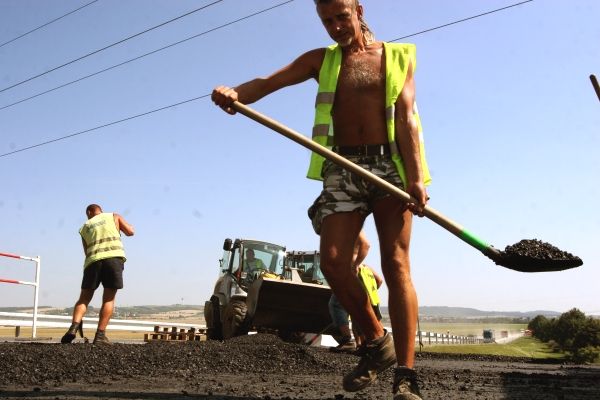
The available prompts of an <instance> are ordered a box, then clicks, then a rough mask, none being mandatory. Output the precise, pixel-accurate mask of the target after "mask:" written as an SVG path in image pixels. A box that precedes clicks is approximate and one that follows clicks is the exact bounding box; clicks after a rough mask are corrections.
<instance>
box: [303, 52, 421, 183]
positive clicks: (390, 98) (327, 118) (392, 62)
mask: <svg viewBox="0 0 600 400" xmlns="http://www.w3.org/2000/svg"><path fill="white" fill-rule="evenodd" d="M383 46H384V52H385V71H386V78H385V82H386V84H385V107H386V109H385V115H386V122H387V134H388V141H389V144H390V152H391V155H392V160H393V161H394V164H396V168H397V170H398V174H399V175H400V178H401V179H402V182H403V183H404V186H405V187H406V173H405V170H404V164H403V162H402V158H401V156H400V153H399V150H398V145H397V144H396V140H395V138H396V130H395V118H394V115H395V113H394V111H395V104H396V100H397V99H398V96H399V95H400V93H401V92H402V88H403V87H404V82H405V80H406V74H407V73H408V66H409V64H410V62H411V61H412V66H413V71H414V70H415V68H416V47H415V45H414V44H409V43H385V42H384V43H383ZM341 65H342V49H341V47H340V46H339V45H337V44H334V45H331V46H329V47H327V48H326V50H325V58H324V59H323V64H322V65H321V70H320V71H319V90H318V92H317V99H316V104H315V122H314V127H313V132H312V140H313V141H315V142H316V143H318V144H320V145H322V146H325V147H327V148H329V149H331V147H332V146H333V144H334V143H333V134H334V132H333V124H332V118H331V111H332V109H333V101H334V99H335V88H336V87H337V81H338V76H339V74H340V68H341ZM414 117H415V119H416V122H417V126H418V129H419V141H420V146H419V147H420V151H421V169H422V171H423V182H424V184H425V185H429V184H430V183H431V175H430V174H429V167H428V166H427V160H426V159H425V146H424V143H423V129H422V127H421V119H420V118H419V113H418V111H417V105H416V103H415V105H414ZM324 161H325V158H324V157H323V156H321V155H319V154H317V153H314V152H313V153H312V154H311V159H310V165H309V167H308V173H307V178H310V179H317V180H323V176H322V170H323V162H324Z"/></svg>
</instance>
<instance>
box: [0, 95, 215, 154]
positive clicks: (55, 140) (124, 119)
mask: <svg viewBox="0 0 600 400" xmlns="http://www.w3.org/2000/svg"><path fill="white" fill-rule="evenodd" d="M208 96H210V93H209V94H205V95H203V96H198V97H194V98H192V99H188V100H183V101H180V102H178V103H175V104H171V105H168V106H164V107H160V108H156V109H154V110H151V111H146V112H143V113H141V114H136V115H132V116H129V117H126V118H123V119H120V120H118V121H113V122H109V123H106V124H103V125H98V126H96V127H94V128H90V129H85V130H83V131H79V132H75V133H71V134H70V135H66V136H61V137H58V138H56V139H52V140H48V141H46V142H42V143H37V144H34V145H31V146H28V147H23V148H21V149H17V150H13V151H11V152H8V153H4V154H0V157H5V156H10V155H11V154H16V153H20V152H22V151H26V150H31V149H34V148H36V147H40V146H44V145H46V144H50V143H54V142H58V141H61V140H65V139H70V138H72V137H75V136H79V135H83V134H84V133H89V132H92V131H96V130H98V129H102V128H106V127H108V126H111V125H116V124H120V123H122V122H125V121H130V120H132V119H136V118H139V117H143V116H145V115H149V114H153V113H155V112H159V111H163V110H166V109H169V108H173V107H176V106H180V105H182V104H185V103H191V102H192V101H196V100H200V99H202V98H204V97H208Z"/></svg>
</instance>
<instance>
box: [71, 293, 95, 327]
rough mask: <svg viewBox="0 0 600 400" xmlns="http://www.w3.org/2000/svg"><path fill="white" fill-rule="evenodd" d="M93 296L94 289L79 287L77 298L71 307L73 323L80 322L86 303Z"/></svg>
mask: <svg viewBox="0 0 600 400" xmlns="http://www.w3.org/2000/svg"><path fill="white" fill-rule="evenodd" d="M92 297H94V289H81V293H80V294H79V300H77V303H75V307H74V308H73V323H80V322H81V320H82V319H83V316H84V315H85V313H86V311H87V307H88V304H90V301H92Z"/></svg>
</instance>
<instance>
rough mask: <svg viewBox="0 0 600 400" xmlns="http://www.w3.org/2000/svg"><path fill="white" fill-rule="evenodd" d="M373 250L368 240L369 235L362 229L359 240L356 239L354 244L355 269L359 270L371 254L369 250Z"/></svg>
mask: <svg viewBox="0 0 600 400" xmlns="http://www.w3.org/2000/svg"><path fill="white" fill-rule="evenodd" d="M370 248H371V244H370V243H369V241H368V240H367V235H366V234H365V231H363V230H362V229H361V231H360V233H359V234H358V238H356V243H355V244H354V265H353V266H354V268H356V269H357V271H358V267H359V266H360V265H361V264H362V262H363V261H364V260H365V258H366V257H367V254H369V249H370Z"/></svg>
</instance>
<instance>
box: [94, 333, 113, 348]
mask: <svg viewBox="0 0 600 400" xmlns="http://www.w3.org/2000/svg"><path fill="white" fill-rule="evenodd" d="M92 344H100V345H104V344H112V342H111V341H110V340H108V336H106V333H105V332H104V331H101V330H97V331H96V336H94V341H93V342H92Z"/></svg>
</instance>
